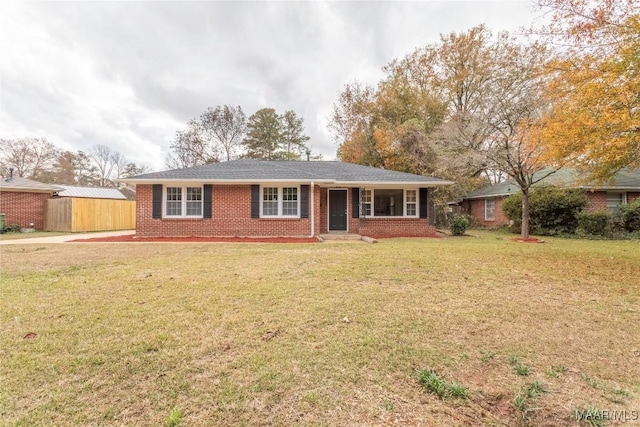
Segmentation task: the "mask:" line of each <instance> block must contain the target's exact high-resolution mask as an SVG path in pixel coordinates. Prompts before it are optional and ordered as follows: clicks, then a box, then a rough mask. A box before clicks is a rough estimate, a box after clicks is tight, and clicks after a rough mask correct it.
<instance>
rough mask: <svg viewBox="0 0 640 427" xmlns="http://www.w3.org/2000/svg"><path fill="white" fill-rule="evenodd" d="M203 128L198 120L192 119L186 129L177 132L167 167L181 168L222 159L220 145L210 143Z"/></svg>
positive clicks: (171, 146)
mask: <svg viewBox="0 0 640 427" xmlns="http://www.w3.org/2000/svg"><path fill="white" fill-rule="evenodd" d="M202 129H203V128H202V126H201V124H200V123H199V122H198V121H197V120H190V121H189V123H187V128H186V129H185V130H180V131H177V132H176V135H175V137H174V139H173V141H172V142H171V145H170V148H171V151H172V154H170V155H169V157H168V158H167V160H166V165H167V167H169V168H172V169H181V168H188V167H191V166H198V165H204V164H208V163H217V162H218V161H220V150H219V147H218V146H217V145H215V146H214V145H211V144H210V139H208V138H207V136H206V135H204V132H203V131H202Z"/></svg>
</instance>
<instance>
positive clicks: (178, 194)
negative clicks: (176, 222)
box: [166, 187, 182, 216]
mask: <svg viewBox="0 0 640 427" xmlns="http://www.w3.org/2000/svg"><path fill="white" fill-rule="evenodd" d="M166 203H167V206H166V212H167V216H180V215H182V188H180V187H167V201H166Z"/></svg>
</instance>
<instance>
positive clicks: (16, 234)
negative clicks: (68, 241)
mask: <svg viewBox="0 0 640 427" xmlns="http://www.w3.org/2000/svg"><path fill="white" fill-rule="evenodd" d="M67 234H73V233H64V232H61V231H33V232H31V233H21V232H13V231H12V232H8V233H4V234H0V240H16V239H33V238H36V237H55V236H64V235H67Z"/></svg>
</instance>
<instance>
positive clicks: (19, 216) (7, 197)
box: [0, 191, 51, 230]
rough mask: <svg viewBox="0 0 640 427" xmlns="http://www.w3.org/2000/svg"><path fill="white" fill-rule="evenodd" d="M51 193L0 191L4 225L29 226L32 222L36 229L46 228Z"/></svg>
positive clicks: (0, 207) (0, 205)
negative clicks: (45, 221) (46, 215)
mask: <svg viewBox="0 0 640 427" xmlns="http://www.w3.org/2000/svg"><path fill="white" fill-rule="evenodd" d="M50 197H51V195H50V194H49V193H26V192H16V191H0V213H3V214H5V216H4V225H5V227H6V226H8V225H19V226H20V227H24V228H27V227H29V225H30V224H31V223H33V226H34V228H35V229H36V230H42V229H44V217H45V208H46V205H47V200H48V199H49V198H50Z"/></svg>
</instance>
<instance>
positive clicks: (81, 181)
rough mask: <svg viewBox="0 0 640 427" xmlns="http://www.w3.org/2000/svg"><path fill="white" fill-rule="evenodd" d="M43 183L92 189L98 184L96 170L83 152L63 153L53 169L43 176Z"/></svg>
mask: <svg viewBox="0 0 640 427" xmlns="http://www.w3.org/2000/svg"><path fill="white" fill-rule="evenodd" d="M41 181H42V182H47V183H51V184H63V185H79V186H88V187H90V186H94V185H95V184H96V168H95V166H93V165H92V164H91V159H90V158H89V157H88V156H87V155H86V154H85V153H84V152H83V151H78V152H76V153H74V152H72V151H63V152H62V153H60V154H59V155H58V158H57V159H56V160H55V162H54V163H53V165H52V167H51V169H50V170H47V171H45V172H44V173H43V174H42V176H41Z"/></svg>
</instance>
